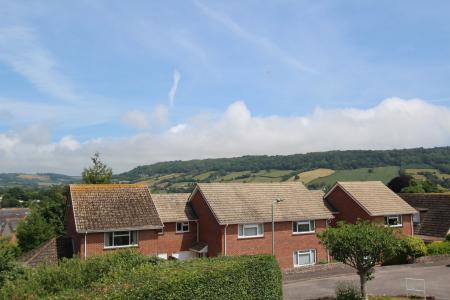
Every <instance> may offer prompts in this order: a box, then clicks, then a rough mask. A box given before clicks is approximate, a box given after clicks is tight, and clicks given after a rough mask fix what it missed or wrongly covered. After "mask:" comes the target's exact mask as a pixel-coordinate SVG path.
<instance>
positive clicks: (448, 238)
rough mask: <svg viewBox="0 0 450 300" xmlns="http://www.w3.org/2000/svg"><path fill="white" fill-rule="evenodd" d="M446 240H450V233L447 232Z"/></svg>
mask: <svg viewBox="0 0 450 300" xmlns="http://www.w3.org/2000/svg"><path fill="white" fill-rule="evenodd" d="M445 240H446V241H447V242H450V234H447V236H446V237H445Z"/></svg>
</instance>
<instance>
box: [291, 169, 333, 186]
mask: <svg viewBox="0 0 450 300" xmlns="http://www.w3.org/2000/svg"><path fill="white" fill-rule="evenodd" d="M334 173H335V171H334V170H332V169H315V170H311V171H306V172H301V173H300V174H298V176H299V177H300V181H301V182H303V183H309V182H311V181H313V180H315V179H318V178H323V177H327V176H330V175H332V174H334Z"/></svg>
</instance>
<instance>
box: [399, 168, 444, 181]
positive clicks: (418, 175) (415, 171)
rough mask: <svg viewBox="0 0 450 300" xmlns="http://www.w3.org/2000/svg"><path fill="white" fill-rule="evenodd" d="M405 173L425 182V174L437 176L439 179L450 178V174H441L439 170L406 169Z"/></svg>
mask: <svg viewBox="0 0 450 300" xmlns="http://www.w3.org/2000/svg"><path fill="white" fill-rule="evenodd" d="M405 173H406V174H408V175H411V176H412V177H414V178H415V179H419V180H425V179H426V177H425V176H424V175H423V174H424V173H430V174H433V175H434V176H436V177H437V178H439V179H441V180H442V179H447V178H450V174H445V173H441V172H440V171H439V170H437V169H431V168H424V169H405Z"/></svg>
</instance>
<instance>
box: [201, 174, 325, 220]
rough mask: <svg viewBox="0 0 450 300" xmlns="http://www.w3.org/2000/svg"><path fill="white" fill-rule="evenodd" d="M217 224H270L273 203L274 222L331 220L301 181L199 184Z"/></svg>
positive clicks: (322, 206)
mask: <svg viewBox="0 0 450 300" xmlns="http://www.w3.org/2000/svg"><path fill="white" fill-rule="evenodd" d="M197 188H198V189H200V191H201V193H202V194H203V195H204V197H205V198H206V201H207V203H208V205H209V207H210V208H211V210H212V212H213V213H214V215H215V217H216V219H217V221H218V222H219V224H221V225H224V224H244V223H251V222H271V220H272V202H273V201H274V200H276V199H282V200H283V201H282V202H280V203H277V204H275V221H276V222H280V221H295V220H302V219H329V218H333V216H332V214H331V213H330V211H329V210H328V209H327V208H326V207H325V205H324V203H323V201H318V199H317V197H313V195H312V194H311V193H310V192H309V191H308V190H307V189H306V188H305V186H304V185H303V184H301V183H300V182H288V183H199V184H198V185H197Z"/></svg>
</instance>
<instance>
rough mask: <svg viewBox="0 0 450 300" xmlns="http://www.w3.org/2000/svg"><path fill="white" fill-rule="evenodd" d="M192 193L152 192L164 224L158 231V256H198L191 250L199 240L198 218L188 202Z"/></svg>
mask: <svg viewBox="0 0 450 300" xmlns="http://www.w3.org/2000/svg"><path fill="white" fill-rule="evenodd" d="M189 196H190V194H186V193H179V194H152V195H151V197H152V199H153V202H154V203H155V206H156V210H157V211H158V214H159V217H160V218H161V221H162V222H163V224H164V228H163V230H162V231H160V232H158V256H160V257H161V258H165V259H167V258H170V257H172V258H176V259H187V258H193V257H197V254H196V252H198V251H194V250H191V248H192V247H194V246H195V245H196V244H197V242H198V239H197V237H198V235H197V230H198V226H197V222H198V218H197V215H196V214H195V212H194V210H193V209H192V207H191V206H190V205H189V203H188V199H189Z"/></svg>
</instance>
